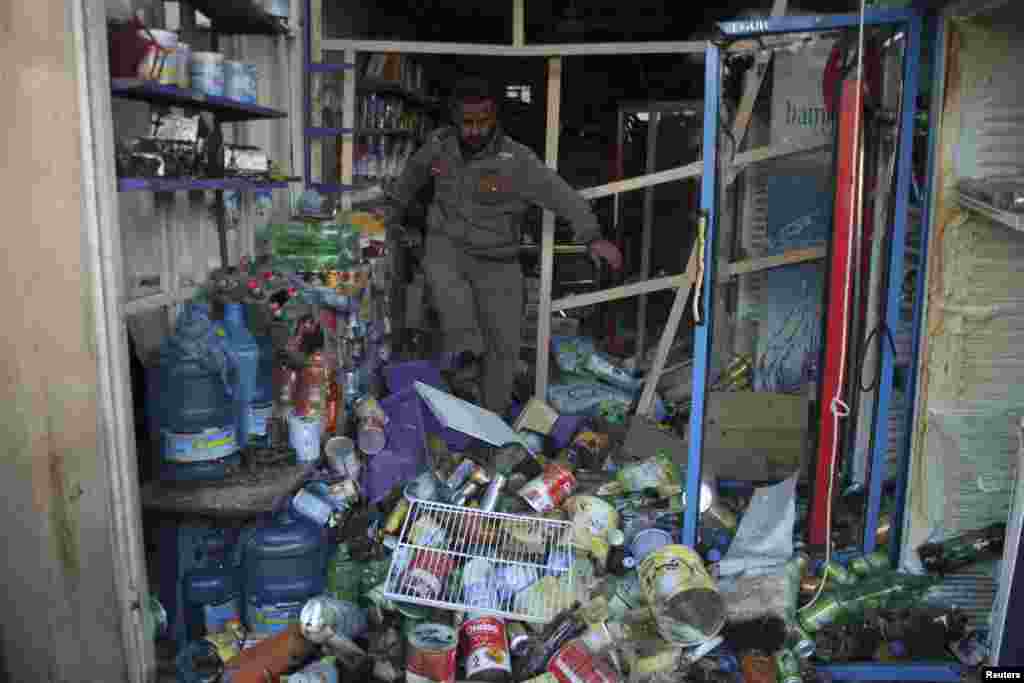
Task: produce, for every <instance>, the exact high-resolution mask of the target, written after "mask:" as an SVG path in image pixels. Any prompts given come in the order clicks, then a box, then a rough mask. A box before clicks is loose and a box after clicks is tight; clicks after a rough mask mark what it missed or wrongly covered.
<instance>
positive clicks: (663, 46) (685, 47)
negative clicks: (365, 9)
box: [321, 38, 707, 57]
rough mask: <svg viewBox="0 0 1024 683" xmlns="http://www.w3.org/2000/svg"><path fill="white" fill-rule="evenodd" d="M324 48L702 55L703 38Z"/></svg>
mask: <svg viewBox="0 0 1024 683" xmlns="http://www.w3.org/2000/svg"><path fill="white" fill-rule="evenodd" d="M321 47H322V49H323V50H325V51H336V52H342V51H344V50H358V51H360V52H403V53H407V54H433V55H476V56H481V57H584V56H587V55H659V54H703V53H704V50H705V48H706V47H707V42H706V41H703V40H696V41H694V40H691V41H673V42H648V43H580V44H578V45H577V44H568V45H557V44H552V45H523V46H516V45H504V44H493V45H488V44H486V43H447V42H443V43H442V42H433V43H425V42H419V41H400V40H399V41H395V40H347V39H337V38H334V39H325V40H322V41H321Z"/></svg>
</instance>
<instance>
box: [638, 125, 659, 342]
mask: <svg viewBox="0 0 1024 683" xmlns="http://www.w3.org/2000/svg"><path fill="white" fill-rule="evenodd" d="M660 121H661V113H660V112H652V113H651V115H650V118H649V119H648V123H647V174H648V175H650V174H651V173H654V172H655V171H656V170H657V169H658V166H657V163H656V159H657V156H658V123H659V122H660ZM653 231H654V187H648V188H647V189H645V190H644V214H643V234H642V236H641V247H640V249H641V251H640V277H641V278H642V279H644V280H647V278H649V277H650V276H651V239H652V234H651V233H652V232H653ZM636 321H637V322H636V355H635V356H634V359H635V360H636V362H639V361H640V359H641V358H643V355H644V350H645V348H646V342H647V295H646V294H641V295H640V300H639V301H638V302H637V311H636Z"/></svg>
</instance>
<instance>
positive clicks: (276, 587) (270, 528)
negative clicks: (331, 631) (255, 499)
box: [242, 511, 327, 633]
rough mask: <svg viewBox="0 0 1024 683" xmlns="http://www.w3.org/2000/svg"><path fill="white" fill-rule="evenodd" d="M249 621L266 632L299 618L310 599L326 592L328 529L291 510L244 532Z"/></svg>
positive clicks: (247, 619)
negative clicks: (326, 530)
mask: <svg viewBox="0 0 1024 683" xmlns="http://www.w3.org/2000/svg"><path fill="white" fill-rule="evenodd" d="M242 543H243V546H242V568H243V572H244V577H245V578H244V589H245V607H244V612H245V620H246V623H247V624H248V625H249V627H250V628H251V629H253V630H255V631H257V632H261V633H275V632H279V631H281V630H283V629H284V628H286V627H287V625H288V623H293V622H296V621H298V618H299V612H301V610H302V605H303V604H305V602H306V600H309V599H310V598H312V597H315V596H317V595H320V594H322V593H323V592H324V589H325V585H326V572H327V536H326V532H325V531H324V530H323V529H322V528H320V527H318V526H316V525H314V524H313V523H311V522H308V521H306V520H304V519H301V518H299V517H298V516H296V515H294V514H292V513H291V512H288V511H285V512H283V513H282V514H281V515H279V516H277V517H276V518H274V519H273V520H271V521H269V522H265V523H263V524H260V525H257V526H255V527H250V528H249V529H247V530H246V533H245V534H244V535H243V541H242Z"/></svg>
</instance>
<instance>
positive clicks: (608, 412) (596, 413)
mask: <svg viewBox="0 0 1024 683" xmlns="http://www.w3.org/2000/svg"><path fill="white" fill-rule="evenodd" d="M637 393H638V392H637ZM637 393H630V392H628V391H626V390H624V389H621V388H619V387H613V386H611V385H609V384H604V383H602V382H594V381H580V382H576V383H573V384H553V385H551V386H549V387H548V402H549V403H550V404H551V405H552V407H554V408H555V410H557V411H558V412H559V413H561V414H562V415H577V416H585V417H601V418H604V419H605V420H607V421H608V422H609V423H611V424H626V422H627V417H628V415H629V412H630V408H631V407H632V405H633V402H634V400H635V399H636V398H637ZM654 414H655V418H656V419H657V420H658V421H661V420H664V419H665V418H666V417H667V416H668V412H667V411H666V410H665V404H664V403H663V402H662V401H661V398H660V397H658V396H655V406H654Z"/></svg>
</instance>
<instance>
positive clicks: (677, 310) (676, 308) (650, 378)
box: [636, 245, 698, 417]
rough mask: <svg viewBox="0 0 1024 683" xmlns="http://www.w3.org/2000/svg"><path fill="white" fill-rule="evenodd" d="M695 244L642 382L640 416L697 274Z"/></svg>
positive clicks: (651, 399)
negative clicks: (655, 350) (652, 361)
mask: <svg viewBox="0 0 1024 683" xmlns="http://www.w3.org/2000/svg"><path fill="white" fill-rule="evenodd" d="M697 258H698V255H697V246H696V245H694V247H693V249H691V250H690V260H689V261H688V262H687V263H686V271H685V272H684V273H683V277H684V278H685V282H684V283H682V284H680V285H679V287H678V288H677V289H676V298H675V300H674V301H673V302H672V310H671V311H669V314H668V322H667V323H665V329H664V330H662V332H661V340H660V341H659V342H658V353H657V354H656V355H655V356H654V363H653V364H652V365H651V370H650V372H648V373H647V380H646V381H645V382H644V390H643V393H641V394H640V401H639V403H638V404H637V408H636V414H637V415H639V416H642V417H646V416H649V415H650V414H651V408H652V407H653V406H654V390H655V389H656V388H657V386H658V379H659V378H660V377H661V371H662V370H663V369H664V367H665V361H666V360H667V359H668V354H669V351H671V350H672V342H673V341H674V340H675V338H676V331H677V330H678V329H679V321H680V320H682V318H683V310H684V309H685V308H686V300H687V299H688V298H689V297H690V290H691V289H692V288H693V280H694V277H695V276H696V274H697Z"/></svg>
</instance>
